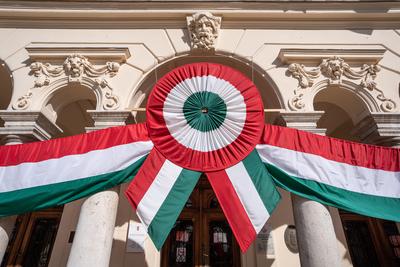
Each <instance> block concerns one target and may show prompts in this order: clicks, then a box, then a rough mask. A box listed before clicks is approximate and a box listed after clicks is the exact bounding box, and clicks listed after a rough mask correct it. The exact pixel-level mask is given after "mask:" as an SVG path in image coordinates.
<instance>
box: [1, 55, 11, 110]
mask: <svg viewBox="0 0 400 267" xmlns="http://www.w3.org/2000/svg"><path fill="white" fill-rule="evenodd" d="M13 87H14V80H13V76H12V73H11V70H10V69H9V68H8V66H7V64H6V63H5V62H4V61H3V60H0V110H2V109H7V108H8V106H9V105H10V103H11V98H12V94H13Z"/></svg>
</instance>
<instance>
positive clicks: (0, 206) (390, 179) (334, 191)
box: [0, 63, 400, 251]
mask: <svg viewBox="0 0 400 267" xmlns="http://www.w3.org/2000/svg"><path fill="white" fill-rule="evenodd" d="M146 112H147V114H146V115H147V121H146V123H143V124H135V125H127V126H123V127H114V128H108V129H104V130H99V131H95V132H91V133H87V134H81V135H76V136H71V137H66V138H59V139H54V140H49V141H43V142H35V143H29V144H23V145H12V146H0V216H9V215H13V214H20V213H23V212H28V211H33V210H38V209H43V208H48V207H52V206H56V205H63V204H65V203H68V202H70V201H73V200H76V199H78V198H82V197H86V196H88V195H91V194H94V193H96V192H100V191H103V190H106V189H108V188H111V187H114V186H116V185H118V184H121V183H124V182H131V183H130V185H129V187H128V190H127V191H126V196H127V198H128V199H129V201H130V202H131V204H132V205H133V207H134V208H135V209H136V212H137V214H138V217H139V218H140V220H141V221H142V223H143V224H144V225H145V227H146V228H147V231H148V233H149V236H150V237H151V239H152V240H153V242H154V244H155V245H156V247H157V248H158V249H160V248H161V246H162V245H163V243H164V241H165V239H166V237H167V236H168V234H169V232H170V230H171V228H172V227H173V225H174V223H175V221H176V219H177V217H178V216H179V214H180V212H181V210H182V209H183V207H184V205H185V203H186V201H187V199H188V198H189V196H190V194H191V192H192V190H193V188H194V187H195V185H196V183H197V181H198V179H199V177H200V175H201V173H205V174H206V176H207V178H208V180H209V182H210V184H211V186H212V188H213V190H214V192H215V194H216V196H217V198H218V201H219V202H220V205H221V208H222V209H223V211H224V213H225V216H226V217H227V220H228V222H229V224H230V226H231V228H232V231H233V233H234V235H235V237H236V239H237V241H238V243H239V245H240V247H241V249H242V251H245V250H246V249H247V248H248V247H249V245H250V244H251V242H252V241H253V240H254V239H255V237H256V235H257V233H258V232H259V231H260V229H261V228H262V226H263V225H264V223H265V222H266V220H267V219H268V218H269V216H270V214H271V213H272V212H273V210H274V208H275V207H276V205H277V203H278V201H279V199H280V196H279V193H278V191H277V190H276V188H275V185H274V184H276V185H278V186H279V187H281V188H283V189H285V190H288V191H290V192H293V193H295V194H297V195H300V196H303V197H305V198H309V199H312V200H315V201H318V202H320V203H323V204H326V205H330V206H334V207H337V208H341V209H344V210H348V211H352V212H355V213H359V214H363V215H367V216H372V217H377V218H383V219H388V220H393V221H400V149H395V148H386V147H379V146H372V145H366V144H357V143H353V142H348V141H343V140H338V139H335V138H330V137H325V136H319V135H315V134H312V133H307V132H303V131H299V130H296V129H289V128H286V127H279V126H274V125H264V112H263V105H262V101H261V98H260V95H259V94H258V91H257V89H256V87H255V86H254V84H253V83H252V82H251V81H250V80H249V79H248V78H246V77H245V76H244V75H243V74H241V73H240V72H238V71H235V70H233V69H232V68H230V67H227V66H223V65H220V64H212V63H194V64H189V65H185V66H182V67H179V68H177V69H174V70H173V71H171V72H170V73H168V74H166V75H165V76H164V77H163V78H162V79H160V80H159V81H158V82H157V83H156V85H155V87H154V89H153V91H152V93H151V95H150V96H149V99H148V101H147V111H146Z"/></svg>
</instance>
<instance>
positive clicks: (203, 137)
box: [163, 75, 246, 152]
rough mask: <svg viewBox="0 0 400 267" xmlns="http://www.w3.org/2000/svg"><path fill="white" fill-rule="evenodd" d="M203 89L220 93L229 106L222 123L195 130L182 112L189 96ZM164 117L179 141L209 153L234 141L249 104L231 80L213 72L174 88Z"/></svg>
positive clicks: (169, 95)
mask: <svg viewBox="0 0 400 267" xmlns="http://www.w3.org/2000/svg"><path fill="white" fill-rule="evenodd" d="M202 91H206V92H212V93H215V94H217V95H219V96H220V97H221V98H222V99H223V100H224V102H225V105H226V109H227V112H226V117H225V120H224V122H223V123H222V125H221V126H220V127H219V128H217V129H215V130H213V131H210V132H201V131H198V130H196V129H193V128H192V127H191V126H190V125H189V124H188V123H187V121H186V118H185V115H184V114H183V105H184V103H185V101H186V100H187V98H188V97H189V96H191V95H192V94H194V93H197V92H202ZM163 116H164V120H165V123H166V125H167V127H168V129H169V131H170V133H171V135H172V136H173V137H174V138H175V139H176V140H178V142H179V143H181V144H182V145H184V146H185V147H188V148H191V149H193V150H197V151H202V152H208V151H214V150H217V149H220V148H223V147H225V146H227V145H229V144H231V143H232V142H233V141H235V140H236V138H237V137H238V136H239V135H240V133H241V132H242V130H243V127H244V124H245V121H246V103H245V102H244V98H243V96H242V94H241V93H240V91H239V90H238V89H236V88H235V87H234V86H233V85H232V84H230V83H229V82H227V81H225V80H223V79H220V78H216V77H214V76H211V75H209V76H196V77H192V78H188V79H186V80H184V81H182V82H181V83H179V84H177V85H176V86H175V87H174V88H172V90H171V91H170V93H169V94H168V96H167V98H166V99H165V103H164V109H163ZM215 136H216V137H218V138H215Z"/></svg>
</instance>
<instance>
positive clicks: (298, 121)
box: [279, 111, 326, 135]
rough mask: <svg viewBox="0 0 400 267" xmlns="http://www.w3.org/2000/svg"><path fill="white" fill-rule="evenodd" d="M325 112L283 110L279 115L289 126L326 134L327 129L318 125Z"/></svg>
mask: <svg viewBox="0 0 400 267" xmlns="http://www.w3.org/2000/svg"><path fill="white" fill-rule="evenodd" d="M324 113H325V112H324V111H306V112H298V111H281V112H280V114H279V115H280V119H281V120H282V121H283V123H284V124H285V125H286V126H287V127H290V128H296V129H299V130H304V131H308V132H312V133H315V134H320V135H325V133H326V129H323V128H318V127H317V122H318V120H319V119H320V118H321V116H322V115H324Z"/></svg>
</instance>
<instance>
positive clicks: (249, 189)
mask: <svg viewBox="0 0 400 267" xmlns="http://www.w3.org/2000/svg"><path fill="white" fill-rule="evenodd" d="M225 171H226V173H227V175H228V177H229V180H230V181H231V183H232V185H233V188H234V189H235V191H236V194H237V195H238V197H239V199H240V202H241V203H242V205H243V207H244V209H245V211H246V213H247V216H248V217H249V219H250V221H251V224H252V225H253V227H254V229H255V231H256V233H259V232H260V230H261V228H262V227H263V226H264V224H265V222H266V221H267V220H268V218H269V213H268V210H267V208H266V207H265V206H264V203H263V201H262V200H261V198H260V196H259V194H258V192H257V189H256V187H255V186H254V183H253V181H252V180H251V178H250V176H249V174H248V172H247V170H246V168H245V166H244V165H243V163H242V162H239V163H238V164H236V165H234V166H232V167H230V168H228V169H226V170H225Z"/></svg>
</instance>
